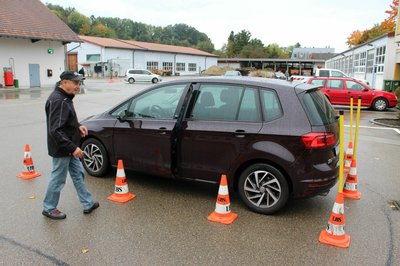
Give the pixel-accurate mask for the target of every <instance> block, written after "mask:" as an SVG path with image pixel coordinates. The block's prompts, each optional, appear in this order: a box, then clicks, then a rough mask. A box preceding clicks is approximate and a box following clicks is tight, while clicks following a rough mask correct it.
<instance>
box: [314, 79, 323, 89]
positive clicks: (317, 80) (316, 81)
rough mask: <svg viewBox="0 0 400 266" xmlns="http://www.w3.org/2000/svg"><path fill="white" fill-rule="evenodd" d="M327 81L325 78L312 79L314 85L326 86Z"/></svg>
mask: <svg viewBox="0 0 400 266" xmlns="http://www.w3.org/2000/svg"><path fill="white" fill-rule="evenodd" d="M325 82H326V80H325V79H313V80H311V84H312V85H317V86H323V87H324V86H325Z"/></svg>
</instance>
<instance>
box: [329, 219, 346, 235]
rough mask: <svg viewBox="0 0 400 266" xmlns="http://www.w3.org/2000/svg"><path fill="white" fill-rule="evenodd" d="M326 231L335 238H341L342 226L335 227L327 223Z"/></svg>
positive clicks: (342, 233)
mask: <svg viewBox="0 0 400 266" xmlns="http://www.w3.org/2000/svg"><path fill="white" fill-rule="evenodd" d="M326 231H328V232H329V233H331V234H333V235H335V236H341V235H344V234H345V232H344V225H335V224H332V223H330V222H328V226H327V227H326Z"/></svg>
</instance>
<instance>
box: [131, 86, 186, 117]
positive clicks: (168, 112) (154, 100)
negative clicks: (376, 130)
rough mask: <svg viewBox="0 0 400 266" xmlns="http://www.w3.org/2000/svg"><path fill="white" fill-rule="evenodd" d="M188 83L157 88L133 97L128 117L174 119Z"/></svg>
mask: <svg viewBox="0 0 400 266" xmlns="http://www.w3.org/2000/svg"><path fill="white" fill-rule="evenodd" d="M185 87H186V84H182V85H173V86H166V87H161V88H157V89H154V90H151V91H148V92H146V93H144V94H142V95H139V96H138V97H135V98H133V100H132V102H131V104H130V106H129V109H128V114H129V115H128V117H131V118H155V119H174V118H175V115H176V112H177V110H176V109H177V107H178V104H179V101H180V99H181V97H182V94H183V92H184V90H185Z"/></svg>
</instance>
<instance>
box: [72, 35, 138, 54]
mask: <svg viewBox="0 0 400 266" xmlns="http://www.w3.org/2000/svg"><path fill="white" fill-rule="evenodd" d="M79 38H81V40H83V41H85V42H88V43H92V44H96V45H98V46H101V47H110V48H120V49H134V50H145V49H144V48H142V47H139V46H136V45H133V44H129V43H126V42H123V41H120V40H116V39H111V38H102V37H94V36H83V35H79Z"/></svg>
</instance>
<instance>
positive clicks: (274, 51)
mask: <svg viewBox="0 0 400 266" xmlns="http://www.w3.org/2000/svg"><path fill="white" fill-rule="evenodd" d="M266 53H267V57H268V58H287V57H288V55H287V54H286V53H285V52H284V50H283V49H282V48H281V47H279V45H278V44H276V43H273V44H269V45H268V46H267V48H266Z"/></svg>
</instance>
